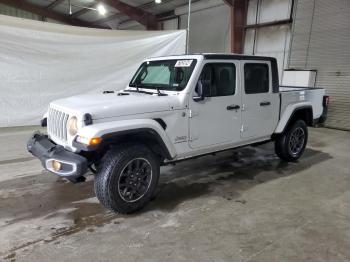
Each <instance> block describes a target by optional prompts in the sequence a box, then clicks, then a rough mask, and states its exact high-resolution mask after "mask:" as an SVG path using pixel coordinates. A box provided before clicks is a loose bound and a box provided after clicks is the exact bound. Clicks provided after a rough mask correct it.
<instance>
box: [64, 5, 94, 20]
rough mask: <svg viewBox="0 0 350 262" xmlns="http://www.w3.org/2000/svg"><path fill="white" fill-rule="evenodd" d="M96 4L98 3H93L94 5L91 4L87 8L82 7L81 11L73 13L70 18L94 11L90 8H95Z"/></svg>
mask: <svg viewBox="0 0 350 262" xmlns="http://www.w3.org/2000/svg"><path fill="white" fill-rule="evenodd" d="M95 6H96V4H92V5H89V6H88V7H87V8H82V9H80V10H79V11H77V12H75V13H73V14H72V15H71V16H70V18H77V17H78V16H81V15H84V14H86V13H88V12H90V11H92V9H90V8H94V7H95Z"/></svg>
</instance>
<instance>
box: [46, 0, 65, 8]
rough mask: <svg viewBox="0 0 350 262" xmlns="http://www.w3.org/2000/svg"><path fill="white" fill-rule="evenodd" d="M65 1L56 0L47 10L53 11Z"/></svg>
mask: <svg viewBox="0 0 350 262" xmlns="http://www.w3.org/2000/svg"><path fill="white" fill-rule="evenodd" d="M64 1H65V0H56V1H54V2H52V3H51V4H49V5H48V6H47V7H46V8H47V9H53V8H55V7H56V6H58V5H59V4H61V3H63V2H64Z"/></svg>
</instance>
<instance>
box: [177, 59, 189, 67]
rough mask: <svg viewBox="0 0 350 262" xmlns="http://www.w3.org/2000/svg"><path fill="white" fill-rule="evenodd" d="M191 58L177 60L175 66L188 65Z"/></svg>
mask: <svg viewBox="0 0 350 262" xmlns="http://www.w3.org/2000/svg"><path fill="white" fill-rule="evenodd" d="M192 62H193V60H178V61H177V62H176V64H175V67H190V66H191V64H192Z"/></svg>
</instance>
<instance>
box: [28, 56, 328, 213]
mask: <svg viewBox="0 0 350 262" xmlns="http://www.w3.org/2000/svg"><path fill="white" fill-rule="evenodd" d="M116 89H118V88H116ZM119 89H120V88H119ZM328 101H329V97H328V96H325V90H324V89H322V88H302V87H280V86H279V79H278V71H277V62H276V59H275V58H271V57H259V56H246V55H236V54H199V55H181V56H169V57H158V58H152V59H148V60H146V61H144V62H143V63H142V64H141V66H140V67H139V69H138V70H137V72H136V73H135V75H134V77H133V78H132V80H131V82H130V83H129V85H128V86H127V87H124V89H123V90H122V91H105V92H103V93H100V94H85V95H79V96H74V97H70V98H65V99H61V100H57V101H54V102H52V103H50V106H49V109H48V112H47V113H46V114H45V116H44V118H43V120H42V121H41V122H42V126H47V135H45V134H41V133H39V132H35V133H34V134H33V135H32V137H31V138H30V139H29V141H28V145H27V148H28V151H29V152H31V153H32V154H33V155H34V156H36V157H38V158H39V159H40V160H41V162H42V165H43V166H44V168H45V169H47V170H49V171H51V172H52V173H54V174H56V175H59V176H61V177H64V178H67V179H68V180H70V181H72V182H82V181H85V176H86V175H87V171H88V170H89V169H90V170H91V171H92V173H94V176H95V177H94V187H95V193H96V196H97V198H98V199H99V201H100V202H101V203H102V204H103V205H104V206H105V207H106V208H109V209H111V210H113V211H115V212H120V213H131V212H134V211H136V210H139V209H141V208H142V207H144V206H145V205H146V204H147V202H148V201H149V200H150V199H151V198H152V196H153V195H154V192H155V189H156V187H157V183H158V179H159V174H160V166H161V165H166V164H169V163H174V162H176V161H179V160H184V159H191V158H193V157H198V156H202V155H206V154H211V153H215V152H218V151H224V150H228V149H233V148H236V147H241V146H246V145H252V144H259V143H264V142H268V141H274V143H275V151H276V154H277V155H278V156H279V157H280V158H281V159H282V160H285V161H295V160H297V159H298V158H299V157H300V156H301V155H302V154H303V152H304V149H305V146H306V143H307V139H308V130H307V126H314V125H316V124H318V123H323V122H324V121H325V119H326V114H327V108H328Z"/></svg>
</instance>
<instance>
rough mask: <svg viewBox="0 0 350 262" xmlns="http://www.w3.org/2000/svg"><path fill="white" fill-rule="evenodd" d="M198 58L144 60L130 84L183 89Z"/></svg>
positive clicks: (151, 87) (133, 85) (150, 87)
mask: <svg viewBox="0 0 350 262" xmlns="http://www.w3.org/2000/svg"><path fill="white" fill-rule="evenodd" d="M196 63H197V60H195V59H190V60H185V59H180V60H179V59H172V60H161V61H148V62H144V63H143V64H142V65H141V66H140V68H139V69H138V70H137V72H136V74H135V75H134V77H133V78H132V80H131V82H130V84H129V86H131V87H138V88H149V89H160V90H167V91H182V90H183V89H184V88H185V87H186V85H187V83H188V81H189V80H190V77H191V75H192V72H193V69H194V67H195V65H196Z"/></svg>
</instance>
